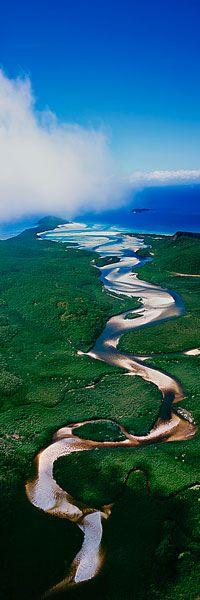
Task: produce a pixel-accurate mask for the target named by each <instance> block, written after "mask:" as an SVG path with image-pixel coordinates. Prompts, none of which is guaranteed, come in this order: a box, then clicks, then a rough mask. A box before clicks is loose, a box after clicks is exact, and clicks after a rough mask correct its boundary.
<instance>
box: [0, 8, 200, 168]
mask: <svg viewBox="0 0 200 600" xmlns="http://www.w3.org/2000/svg"><path fill="white" fill-rule="evenodd" d="M199 30H200V2H199V0H168V1H167V0H160V1H155V0H152V1H150V0H137V1H136V0H132V1H131V0H123V1H122V0H121V1H120V2H119V1H118V0H114V1H113V0H107V1H105V0H101V1H98V0H89V1H88V0H70V1H69V0H65V1H63V0H60V1H59V0H58V1H57V2H55V1H54V2H53V1H52V0H49V1H48V2H47V1H45V0H43V1H42V2H38V1H37V0H36V1H34V2H33V1H32V0H30V1H29V2H27V1H24V2H22V1H18V2H16V1H15V2H10V0H8V1H7V3H5V2H4V3H3V4H2V5H1V22H0V61H1V66H2V67H3V69H4V71H5V72H6V74H7V75H8V77H12V78H14V77H16V76H17V75H19V74H21V75H23V74H28V75H29V76H30V78H31V81H32V85H33V89H34V94H35V96H36V99H37V106H38V108H44V107H46V106H49V107H50V108H51V109H52V110H53V111H54V112H55V113H56V114H57V115H58V117H59V118H60V119H62V120H63V119H64V120H66V121H68V122H69V121H71V122H78V123H80V124H81V125H83V126H88V124H92V125H94V126H95V127H96V126H97V127H98V126H99V125H103V126H105V127H107V128H108V130H109V131H110V136H111V144H112V148H113V152H114V154H115V156H116V157H117V160H118V161H119V164H120V165H122V166H123V168H124V169H125V170H126V169H127V171H129V172H130V171H131V169H133V170H134V169H143V170H147V171H148V170H152V169H198V168H199V166H200V159H199V157H200V67H199V57H200V36H199Z"/></svg>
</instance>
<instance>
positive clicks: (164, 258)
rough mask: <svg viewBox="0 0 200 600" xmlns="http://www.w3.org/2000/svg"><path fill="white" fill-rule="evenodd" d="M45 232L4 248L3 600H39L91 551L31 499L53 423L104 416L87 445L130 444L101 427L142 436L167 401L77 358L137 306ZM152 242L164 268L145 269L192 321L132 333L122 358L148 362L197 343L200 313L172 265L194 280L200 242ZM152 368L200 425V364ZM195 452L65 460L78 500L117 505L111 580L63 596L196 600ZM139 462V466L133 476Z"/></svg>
mask: <svg viewBox="0 0 200 600" xmlns="http://www.w3.org/2000/svg"><path fill="white" fill-rule="evenodd" d="M57 222H61V221H60V220H59V221H57V220H54V221H53V222H52V218H51V220H48V221H44V220H43V221H42V223H41V224H40V226H39V227H38V231H39V230H44V229H47V228H48V227H52V226H55V225H56V224H57ZM35 233H36V230H35V229H34V230H32V231H30V230H29V231H26V232H24V233H23V234H21V235H20V236H18V237H17V238H13V239H11V240H8V241H4V242H0V272H1V285H0V297H1V300H0V328H1V329H0V333H1V355H0V368H1V376H0V400H1V404H2V408H1V433H2V442H1V443H2V450H3V452H2V453H1V456H2V465H1V486H2V487H1V489H2V499H1V501H2V504H1V518H2V525H3V536H2V541H1V544H2V548H3V563H2V573H3V576H2V580H1V583H2V598H3V600H27V599H29V600H39V598H40V597H41V594H42V593H43V592H44V591H46V590H47V589H48V588H49V587H50V586H51V585H53V584H54V583H56V582H57V581H59V580H60V579H61V578H62V577H63V574H64V573H65V572H66V570H67V568H68V566H69V565H70V563H71V561H72V559H73V557H74V556H75V554H76V553H77V552H78V550H79V548H80V545H81V540H82V534H81V532H80V530H79V529H78V528H77V527H76V526H75V525H73V524H71V523H69V522H68V521H66V520H63V519H58V518H57V519H56V518H55V517H51V516H50V515H47V514H44V513H42V512H41V511H39V510H37V509H36V508H34V507H33V506H32V505H31V504H30V503H29V502H28V500H27V499H26V496H25V491H24V486H25V482H26V480H27V478H28V477H29V476H31V475H32V474H33V468H34V467H33V458H34V456H35V454H36V453H37V452H39V451H40V450H41V448H43V447H45V446H47V445H48V444H49V443H50V441H51V440H52V436H53V434H54V432H55V431H56V430H57V429H59V428H60V427H62V426H64V425H66V424H67V423H68V422H72V421H73V422H78V421H80V420H84V419H89V418H99V419H102V421H101V423H99V424H98V423H95V424H94V425H92V424H88V425H87V426H85V427H82V428H79V431H78V428H77V430H76V433H78V434H79V435H80V436H81V437H90V438H91V439H95V438H96V439H100V440H101V439H105V440H108V439H110V440H113V439H116V438H118V436H119V437H121V433H120V434H119V430H118V427H117V425H116V426H115V425H113V424H111V423H110V422H108V423H107V422H105V419H113V420H114V421H116V422H121V423H123V425H124V426H125V427H126V428H127V429H128V430H129V431H132V432H134V433H137V434H142V433H146V432H147V431H149V429H150V428H151V426H152V424H153V423H154V421H155V419H156V417H157V415H158V411H159V406H160V401H161V396H160V393H159V392H158V390H157V388H156V387H155V386H153V385H151V384H150V383H147V382H145V381H142V380H141V379H140V378H137V377H127V376H126V375H125V374H123V372H122V371H121V370H119V369H117V368H114V367H111V366H109V365H106V364H104V363H103V362H99V361H94V360H92V359H91V358H89V357H88V356H84V355H83V356H78V355H77V350H84V351H85V350H87V349H88V348H89V347H90V346H91V345H92V344H93V342H94V340H96V338H97V336H98V334H99V333H100V332H101V331H102V329H103V327H104V324H105V322H106V320H107V319H108V318H109V316H111V315H112V314H115V313H119V312H122V311H124V310H126V309H128V308H132V307H134V306H137V301H135V300H134V301H133V300H123V299H117V298H116V299H115V298H113V297H112V296H110V295H109V294H108V293H106V292H105V291H102V285H101V283H100V282H99V281H98V271H97V269H95V268H94V267H93V266H92V265H91V264H90V261H91V259H95V260H96V257H95V255H94V254H89V253H86V252H83V251H78V250H76V249H72V248H71V247H66V245H63V244H59V243H53V242H49V241H41V240H38V239H36V236H35ZM149 242H150V243H152V244H153V250H154V252H155V256H156V260H155V264H156V267H155V268H154V266H153V265H154V262H152V263H150V264H149V265H146V266H145V267H143V268H142V270H141V275H140V276H141V277H142V278H144V279H145V278H146V279H148V280H152V281H154V280H155V282H156V281H157V282H158V283H161V284H162V285H166V286H169V287H172V288H173V289H176V290H177V291H178V292H180V293H181V295H182V296H183V297H184V300H185V302H186V305H187V310H189V313H188V314H189V316H188V317H187V318H188V321H186V320H185V321H183V319H186V316H187V315H186V316H185V317H181V318H180V319H177V320H176V321H173V322H172V328H171V329H168V327H169V326H171V323H165V324H163V325H162V326H158V327H159V328H163V329H162V331H161V329H159V330H158V328H157V329H156V327H152V328H151V329H148V331H147V330H146V331H147V333H148V336H147V335H146V332H145V330H141V331H140V332H137V333H134V334H129V336H126V337H124V340H125V348H126V351H127V349H128V345H129V348H130V346H131V349H133V348H134V351H135V350H136V348H137V352H139V348H140V349H141V348H142V351H143V349H144V353H145V354H147V352H148V354H149V353H151V352H152V353H153V354H154V353H157V352H161V351H163V347H164V348H165V351H166V350H167V349H169V348H170V351H171V348H173V350H174V351H175V349H177V348H178V349H180V348H181V349H187V348H191V347H193V346H194V344H195V345H196V335H197V334H196V329H197V325H198V318H199V317H198V304H197V283H198V280H193V279H190V280H189V279H188V280H186V279H185V278H178V277H175V276H173V275H171V271H179V270H180V269H181V265H182V266H183V264H184V267H185V269H187V271H186V270H185V272H189V270H188V269H189V265H188V263H189V262H190V266H191V272H192V273H194V272H195V271H193V269H196V267H195V265H196V254H195V248H196V252H197V249H198V248H197V244H198V243H199V242H198V240H189V241H188V240H187V241H186V242H185V240H177V242H172V241H171V240H168V239H164V240H154V239H153V238H152V239H150V237H149V236H147V239H146V243H149ZM183 242H184V243H183ZM180 243H181V244H182V245H181V246H180V245H179V246H178V244H180ZM170 244H171V246H170ZM170 248H171V250H170ZM180 248H181V250H180ZM179 250H180V252H181V260H180V256H179V258H178V254H179ZM170 252H171V254H170ZM186 255H187V256H186ZM189 255H190V259H189V258H187V257H188V256H189ZM183 256H184V261H183ZM159 257H160V258H159ZM159 260H161V262H160V263H159ZM180 263H181V264H180ZM184 323H185V324H184ZM154 331H157V333H156V334H155V336H156V337H155V338H154ZM158 333H159V335H158ZM132 335H133V341H131V342H129V340H131V336H132ZM144 335H145V337H144V338H143V336H144ZM127 342H128V343H127ZM150 342H151V343H150ZM186 342H187V343H186ZM148 344H149V345H148ZM185 344H186V346H185ZM152 360H153V362H152V364H153V365H154V366H155V367H156V368H160V369H163V370H166V371H169V373H172V374H173V375H174V376H176V377H178V378H180V379H181V381H183V384H184V388H185V394H186V398H185V401H184V402H183V403H182V406H183V407H185V408H186V409H188V410H191V411H192V413H193V414H194V417H195V420H196V421H197V422H198V420H199V406H200V403H199V384H198V383H197V381H198V380H197V374H198V371H197V369H198V358H197V357H188V356H187V357H186V356H182V357H180V356H179V355H177V354H174V355H173V356H171V355H166V356H164V357H163V356H162V357H160V358H156V359H155V358H153V359H152ZM198 451H199V439H198V436H196V437H195V438H194V439H193V440H191V441H185V442H176V443H171V444H160V445H159V444H157V445H152V446H148V447H141V448H137V449H136V448H132V449H127V448H126V449H125V448H118V449H117V448H116V449H111V450H108V449H105V450H102V449H100V450H94V451H91V452H81V453H80V454H76V455H75V454H72V455H70V456H69V457H68V458H63V459H60V460H58V461H57V462H56V463H55V467H54V470H55V476H56V478H57V480H58V481H59V482H60V484H61V485H62V486H63V487H64V488H66V489H67V491H68V492H71V493H72V494H73V495H74V497H75V498H77V499H79V500H83V501H84V502H86V504H89V505H95V506H101V505H102V504H104V503H105V502H106V503H107V502H111V501H115V506H114V507H113V509H112V516H111V518H110V519H109V520H108V522H107V524H106V528H105V534H104V539H105V544H106V547H107V548H108V556H107V561H106V564H105V567H104V570H103V572H102V575H100V576H99V577H98V578H97V579H96V580H94V581H91V582H90V583H88V584H86V585H85V586H83V588H81V587H80V588H79V589H78V588H77V589H76V590H71V591H68V592H67V593H66V594H64V597H66V598H68V599H69V600H73V599H74V600H77V599H78V598H80V600H83V599H84V598H87V599H88V598H90V599H91V600H93V598H98V599H99V600H100V599H101V600H102V598H105V600H114V598H116V600H132V599H135V600H144V599H145V600H152V599H153V600H174V598H176V599H177V600H188V599H189V598H190V600H196V599H197V597H198V588H197V583H196V581H197V567H196V565H197V562H198V554H197V552H198V548H197V507H198V506H199V503H197V500H198V489H197V488H195V489H191V490H190V489H189V490H188V491H184V492H179V490H181V489H182V488H185V487H187V486H190V485H193V484H194V483H195V482H196V481H197V478H198ZM133 468H138V469H139V470H140V472H139V473H137V474H136V473H133V474H130V475H129V478H128V480H127V474H128V473H129V472H130V471H131V470H132V469H133ZM146 478H147V479H148V480H149V481H150V492H149V491H148V489H149V488H148V487H147V486H146ZM125 480H126V483H125ZM177 492H178V493H177ZM59 597H60V596H59Z"/></svg>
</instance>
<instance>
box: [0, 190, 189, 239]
mask: <svg viewBox="0 0 200 600" xmlns="http://www.w3.org/2000/svg"><path fill="white" fill-rule="evenodd" d="M72 208H73V207H72ZM141 208H146V209H148V210H146V211H144V212H136V213H134V212H132V210H133V209H140V210H141ZM57 215H59V210H56V202H55V216H57ZM44 216H46V215H44V214H38V215H36V216H34V217H33V216H32V217H29V218H24V219H23V220H21V221H20V220H18V221H15V222H14V221H13V222H10V223H7V224H3V223H2V224H0V239H6V238H9V237H12V236H14V235H18V234H19V233H20V232H21V231H23V230H24V229H27V228H29V227H33V226H34V225H36V224H37V222H38V220H39V219H40V218H41V217H44ZM61 216H62V217H65V216H66V220H70V221H72V220H73V221H79V222H82V223H83V222H85V223H87V224H91V223H93V224H99V225H109V226H117V227H118V228H125V229H126V230H129V231H130V232H135V233H137V232H138V233H160V234H168V235H170V234H171V235H172V234H173V233H175V232H176V231H193V232H200V185H184V186H183V185H181V186H179V185H178V186H162V187H152V188H148V189H145V190H141V191H138V192H137V193H135V194H134V196H133V197H132V198H130V199H129V203H128V204H126V206H123V207H122V208H120V209H117V210H105V211H103V212H101V213H97V212H88V213H85V212H82V213H80V214H79V215H77V217H76V218H74V216H73V211H72V214H71V216H70V215H69V214H68V215H67V214H66V215H63V214H62V215H61Z"/></svg>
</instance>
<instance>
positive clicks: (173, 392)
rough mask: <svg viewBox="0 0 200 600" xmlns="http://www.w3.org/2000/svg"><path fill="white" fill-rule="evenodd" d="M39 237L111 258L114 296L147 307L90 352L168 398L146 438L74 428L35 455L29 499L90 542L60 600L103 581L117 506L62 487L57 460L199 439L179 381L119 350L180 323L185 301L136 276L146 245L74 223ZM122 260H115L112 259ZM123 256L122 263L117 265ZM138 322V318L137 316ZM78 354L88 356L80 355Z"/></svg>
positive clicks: (107, 277) (105, 267) (113, 321)
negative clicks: (109, 437) (91, 503)
mask: <svg viewBox="0 0 200 600" xmlns="http://www.w3.org/2000/svg"><path fill="white" fill-rule="evenodd" d="M39 236H40V238H42V239H43V238H44V239H50V240H53V241H61V242H66V243H67V242H68V243H70V244H73V245H76V247H77V248H79V249H85V250H90V251H91V250H92V251H95V252H96V253H97V255H99V257H100V258H101V259H102V261H103V259H104V260H105V264H102V266H99V267H98V269H99V271H100V278H101V281H102V283H103V285H104V287H105V289H106V290H107V292H108V293H110V294H115V295H118V296H120V295H121V296H127V297H129V298H137V299H138V298H139V300H140V307H139V308H136V309H133V311H130V310H129V311H126V312H124V313H121V314H118V315H115V316H113V317H111V318H110V319H109V320H108V321H107V324H106V326H105V328H104V330H103V332H102V333H101V335H100V336H99V337H98V339H97V340H96V343H95V344H94V346H93V348H91V349H90V351H89V352H87V353H86V355H87V356H89V357H90V358H93V359H95V360H100V361H104V362H106V363H108V364H110V365H114V366H118V367H121V368H123V369H125V371H126V372H127V373H128V374H129V375H130V376H139V377H141V378H142V379H144V380H145V381H148V382H151V383H154V384H155V385H156V386H157V388H158V389H159V390H160V391H161V394H162V399H163V402H162V405H161V409H160V414H159V417H158V419H157V420H156V422H155V424H154V425H153V427H152V429H151V430H150V431H149V433H147V435H142V436H136V435H132V434H130V433H129V432H127V431H126V430H125V428H124V427H123V425H119V428H120V430H121V432H122V434H123V436H124V439H123V440H120V441H97V440H96V441H95V440H90V439H82V438H80V437H79V436H78V435H77V434H76V433H75V432H74V430H75V429H77V427H80V426H82V425H85V424H86V423H88V422H92V420H88V421H87V420H86V421H84V422H79V423H72V424H69V425H67V426H66V427H63V428H61V429H59V430H58V431H57V432H55V434H54V437H53V441H52V443H51V444H50V445H49V446H48V447H47V448H45V449H43V450H41V452H40V453H39V454H38V455H37V457H36V476H35V478H34V479H33V480H29V481H28V482H27V484H26V494H27V497H28V499H29V500H30V502H31V503H32V504H33V505H34V506H35V507H37V508H38V509H40V510H42V511H44V512H46V513H48V514H51V515H54V516H57V517H59V518H65V519H68V520H70V521H73V522H74V523H76V524H77V526H78V527H79V529H80V530H81V531H82V534H83V544H82V547H81V549H80V551H79V552H78V554H77V555H76V557H75V558H74V560H73V562H72V564H71V567H70V571H69V573H68V574H67V576H66V577H64V578H63V580H62V581H61V582H59V583H58V584H56V585H55V586H54V587H53V588H52V589H51V590H49V591H48V592H47V594H46V595H45V596H46V597H48V596H50V595H53V594H54V593H57V592H59V591H62V590H63V589H65V588H67V587H68V586H72V585H80V584H83V583H84V582H87V581H89V580H90V579H92V578H93V577H95V576H96V575H97V573H98V572H99V571H100V569H101V568H102V565H103V562H104V551H103V548H102V535H103V526H104V523H105V521H106V520H107V519H108V518H109V516H110V514H111V510H112V506H110V505H109V506H104V507H102V509H101V510H99V509H97V508H95V507H88V506H84V505H82V504H80V503H78V502H77V501H75V499H73V498H72V497H71V495H70V494H68V493H67V492H66V491H64V490H63V489H62V488H61V487H60V486H59V485H58V484H57V482H56V480H55V478H54V474H53V466H54V462H55V461H56V460H57V459H58V458H60V457H61V456H67V455H69V454H71V453H72V452H81V451H88V450H92V449H95V448H116V447H121V448H123V447H124V448H132V449H134V447H138V446H143V445H146V444H152V443H155V442H160V443H163V442H172V441H176V440H186V439H190V438H192V437H193V436H194V435H195V433H196V426H195V424H194V422H193V420H192V419H191V418H190V419H189V418H187V413H186V411H185V414H184V417H183V415H181V414H178V413H175V412H174V411H173V404H174V403H177V402H179V401H181V400H182V399H183V397H184V393H183V388H182V385H181V383H180V382H179V381H177V380H176V379H175V378H173V377H171V376H170V375H168V374H167V373H163V372H161V371H158V370H156V369H154V368H152V367H150V366H149V365H148V363H147V362H146V361H145V364H144V360H142V357H140V358H138V357H137V356H135V355H134V354H132V355H130V354H124V353H123V352H120V351H119V350H118V343H119V340H120V337H121V336H122V335H123V334H124V333H127V332H128V331H132V330H134V329H139V328H143V327H149V328H150V327H151V326H153V325H154V324H157V323H160V322H162V321H166V320H168V319H172V318H176V317H178V316H180V315H181V314H183V311H184V307H183V303H182V301H181V298H180V297H179V296H178V295H177V294H174V293H173V292H171V290H165V289H162V288H161V287H160V286H156V285H152V284H150V283H148V282H146V281H142V280H139V279H138V277H137V270H136V271H135V272H134V268H135V269H138V267H139V266H140V265H141V264H144V259H142V260H141V261H140V259H139V258H138V257H137V250H139V249H140V248H141V247H144V243H143V241H142V240H141V239H137V238H136V237H135V238H134V237H133V236H129V235H126V234H123V233H121V232H120V231H118V230H116V229H115V228H110V229H108V228H100V227H98V228H97V227H96V228H95V227H87V226H85V225H83V224H67V225H66V226H63V225H62V226H60V227H58V228H57V229H56V230H54V231H50V232H49V231H48V232H44V233H42V234H39ZM113 257H115V262H109V261H108V260H107V259H108V258H111V259H112V258H113ZM116 258H117V260H116ZM130 316H131V317H134V318H130ZM79 354H83V352H81V351H79Z"/></svg>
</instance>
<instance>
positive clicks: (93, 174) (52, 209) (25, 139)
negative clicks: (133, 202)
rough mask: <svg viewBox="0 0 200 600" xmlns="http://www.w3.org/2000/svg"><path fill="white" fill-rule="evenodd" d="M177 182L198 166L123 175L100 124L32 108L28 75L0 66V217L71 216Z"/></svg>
mask: <svg viewBox="0 0 200 600" xmlns="http://www.w3.org/2000/svg"><path fill="white" fill-rule="evenodd" d="M180 182H186V183H187V182H200V170H196V171H195V170H187V171H184V170H180V171H153V172H149V173H144V172H140V171H137V172H135V173H133V174H132V175H130V176H126V177H125V176H124V175H123V173H122V172H120V170H119V165H118V164H117V163H116V162H115V160H114V157H113V156H112V153H111V150H110V148H109V140H108V137H107V135H106V132H105V131H104V130H103V129H98V130H97V129H92V128H89V127H81V126H80V125H77V124H70V123H65V122H59V121H58V119H57V117H56V115H55V114H54V113H52V112H51V111H49V110H44V111H42V112H38V111H37V110H36V107H35V100H34V96H33V92H32V89H31V84H30V80H29V79H27V78H24V79H20V78H17V79H13V80H12V79H9V78H8V77H6V75H5V74H4V73H3V72H2V71H0V220H2V221H6V220H11V219H15V218H20V217H22V216H28V215H37V214H49V213H51V214H56V213H57V214H60V215H63V216H66V217H69V218H73V217H74V216H76V215H77V214H78V213H81V212H84V211H86V210H96V211H101V210H103V209H106V208H109V209H111V208H116V207H117V206H119V205H120V204H123V203H125V202H126V200H127V196H128V195H129V194H130V195H131V196H132V197H133V195H134V191H135V190H137V189H141V188H143V187H146V186H149V185H155V184H158V185H160V184H168V183H180Z"/></svg>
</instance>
